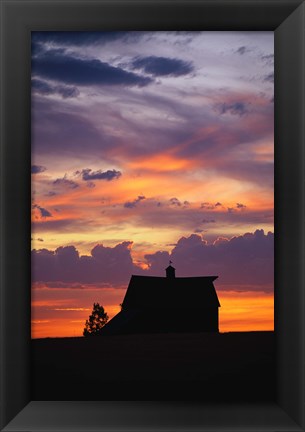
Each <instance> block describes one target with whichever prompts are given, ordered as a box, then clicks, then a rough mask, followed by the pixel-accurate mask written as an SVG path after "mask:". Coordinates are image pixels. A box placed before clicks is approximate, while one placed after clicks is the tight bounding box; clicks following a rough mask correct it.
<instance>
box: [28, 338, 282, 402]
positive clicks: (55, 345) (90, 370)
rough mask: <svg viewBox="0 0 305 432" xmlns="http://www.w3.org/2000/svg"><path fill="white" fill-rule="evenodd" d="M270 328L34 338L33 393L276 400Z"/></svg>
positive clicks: (48, 397) (62, 397)
mask: <svg viewBox="0 0 305 432" xmlns="http://www.w3.org/2000/svg"><path fill="white" fill-rule="evenodd" d="M274 392H275V363H274V333H273V332H234V333H167V334H166V333H165V334H132V335H112V336H104V337H103V336H99V337H92V338H54V339H53V338H47V339H34V340H32V399H33V400H201V401H206V402H211V403H214V402H219V403H230V402H256V401H259V402H262V401H264V402H265V401H271V400H274Z"/></svg>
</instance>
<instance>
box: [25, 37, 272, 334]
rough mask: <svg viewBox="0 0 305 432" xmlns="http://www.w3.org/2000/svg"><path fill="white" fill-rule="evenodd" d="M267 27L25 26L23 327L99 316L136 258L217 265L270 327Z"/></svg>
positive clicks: (150, 263) (256, 323)
mask: <svg viewBox="0 0 305 432" xmlns="http://www.w3.org/2000/svg"><path fill="white" fill-rule="evenodd" d="M273 58H274V38H273V32H159V31H158V32H32V167H31V173H32V337H53V336H80V335H82V331H83V328H84V323H85V320H86V318H88V315H89V314H90V312H91V310H92V305H93V302H99V303H100V304H102V305H103V306H104V307H105V309H106V311H107V313H108V315H109V317H110V318H111V317H112V316H113V315H115V314H116V313H117V312H118V311H119V310H120V306H119V305H120V303H122V300H123V298H124V295H125V292H126V288H127V286H128V282H129V279H130V277H131V275H132V274H142V275H154V276H165V270H164V269H165V268H166V267H167V265H168V263H169V260H172V261H173V265H174V267H175V268H176V276H177V277H179V276H207V275H218V279H217V280H216V281H215V282H214V285H215V288H216V290H217V293H218V297H219V300H220V303H221V308H220V331H235V330H238V331H242V330H272V329H273V282H274V271H273V266H274V251H273V248H274V234H273V232H274V212H273V208H274V190H273V187H274V185H273V180H274V124H273V114H274V101H273V80H274V65H273Z"/></svg>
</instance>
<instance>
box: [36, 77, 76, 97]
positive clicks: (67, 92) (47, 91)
mask: <svg viewBox="0 0 305 432" xmlns="http://www.w3.org/2000/svg"><path fill="white" fill-rule="evenodd" d="M32 91H33V92H34V93H38V94H41V95H52V94H59V95H60V96H62V98H63V99H67V98H73V97H77V96H79V90H78V88H76V87H69V86H54V85H50V84H48V83H47V82H46V81H42V80H39V79H33V80H32Z"/></svg>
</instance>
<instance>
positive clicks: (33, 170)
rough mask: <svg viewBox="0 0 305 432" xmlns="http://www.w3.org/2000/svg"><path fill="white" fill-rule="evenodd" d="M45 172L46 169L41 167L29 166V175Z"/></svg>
mask: <svg viewBox="0 0 305 432" xmlns="http://www.w3.org/2000/svg"><path fill="white" fill-rule="evenodd" d="M44 171H46V167H44V166H41V165H32V166H31V174H39V173H42V172H44Z"/></svg>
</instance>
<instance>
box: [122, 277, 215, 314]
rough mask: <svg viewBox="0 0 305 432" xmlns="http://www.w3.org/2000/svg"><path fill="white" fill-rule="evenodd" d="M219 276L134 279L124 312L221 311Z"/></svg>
mask: <svg viewBox="0 0 305 432" xmlns="http://www.w3.org/2000/svg"><path fill="white" fill-rule="evenodd" d="M217 277H218V276H200V277H178V278H168V277H156V276H138V275H132V276H131V279H130V282H129V285H128V289H127V292H126V294H125V298H124V301H123V304H122V306H123V308H124V309H126V308H128V309H130V308H153V307H158V308H169V307H170V308H174V307H183V308H192V309H202V308H204V307H219V306H220V304H219V301H218V297H217V294H216V291H215V287H214V285H213V281H214V280H215V279H217Z"/></svg>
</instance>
